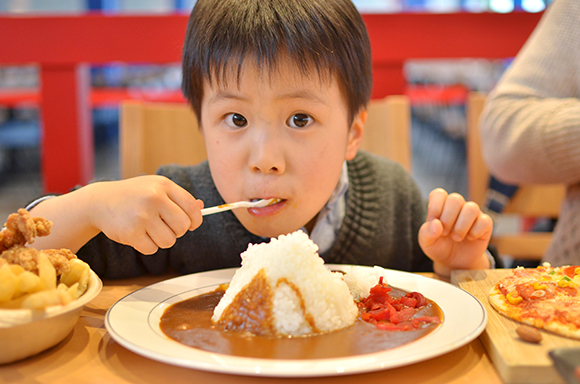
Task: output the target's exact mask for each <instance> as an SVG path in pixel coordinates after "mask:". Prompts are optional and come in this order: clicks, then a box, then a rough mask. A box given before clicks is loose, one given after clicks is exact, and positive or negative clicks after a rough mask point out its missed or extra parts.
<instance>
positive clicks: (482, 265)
mask: <svg viewBox="0 0 580 384" xmlns="http://www.w3.org/2000/svg"><path fill="white" fill-rule="evenodd" d="M494 268H495V259H494V258H493V256H492V255H491V253H489V251H488V250H485V252H484V253H483V254H482V255H481V257H480V258H479V259H478V260H477V261H476V262H475V263H474V264H473V265H472V266H471V267H469V268H451V267H449V266H447V265H445V264H442V263H439V262H437V261H434V262H433V271H434V272H435V274H437V275H438V276H440V277H444V278H449V277H450V276H451V272H452V271H453V270H455V269H494Z"/></svg>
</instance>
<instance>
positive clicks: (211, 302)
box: [159, 287, 443, 359]
mask: <svg viewBox="0 0 580 384" xmlns="http://www.w3.org/2000/svg"><path fill="white" fill-rule="evenodd" d="M224 291H225V289H224V287H220V288H218V289H216V290H215V291H212V292H209V293H205V294H202V295H199V296H195V297H192V298H189V299H186V300H183V301H180V302H178V303H175V304H173V305H171V306H169V307H168V308H167V309H166V310H165V312H164V313H163V315H162V317H161V321H160V324H159V325H160V328H161V330H162V331H163V332H164V333H165V334H166V335H167V336H168V337H169V338H171V339H173V340H176V341H178V342H180V343H182V344H185V345H188V346H190V347H194V348H198V349H202V350H205V351H208V352H214V353H221V354H225V355H232V356H242V357H254V358H267V359H326V358H334V357H347V356H355V355H363V354H367V353H373V352H379V351H384V350H387V349H392V348H396V347H399V346H402V345H404V344H408V343H410V342H413V341H415V340H417V339H419V338H421V337H424V336H426V335H427V334H429V333H431V332H432V331H434V330H435V329H436V328H437V327H439V325H440V323H427V324H424V325H422V326H421V327H420V328H418V329H414V330H408V331H386V330H381V329H378V328H377V327H376V326H375V325H373V324H370V323H367V322H365V321H363V320H361V319H360V317H359V318H358V319H357V321H356V322H355V323H354V324H353V325H351V326H349V327H346V328H343V329H340V330H338V331H334V332H328V333H322V334H316V335H312V336H297V337H296V336H295V337H279V336H255V335H253V334H252V333H250V332H245V331H235V330H234V331H231V330H228V331H226V330H223V327H220V326H219V325H216V324H215V323H213V322H212V320H211V317H212V314H213V311H214V308H215V307H216V306H217V304H218V303H219V301H220V299H221V298H222V296H223V295H224ZM406 293H407V292H406V291H403V290H400V289H397V288H393V289H392V291H391V292H390V294H391V295H392V296H395V297H399V296H403V295H405V294H406ZM420 316H437V317H439V318H440V319H441V322H442V321H443V313H442V311H441V309H440V308H439V306H438V305H437V304H436V303H435V302H433V301H431V300H429V299H427V305H425V306H424V307H421V308H419V309H418V310H417V313H416V314H415V317H420Z"/></svg>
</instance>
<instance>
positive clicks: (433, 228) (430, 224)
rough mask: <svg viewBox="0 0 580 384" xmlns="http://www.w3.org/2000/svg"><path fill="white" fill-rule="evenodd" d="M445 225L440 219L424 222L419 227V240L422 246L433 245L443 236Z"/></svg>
mask: <svg viewBox="0 0 580 384" xmlns="http://www.w3.org/2000/svg"><path fill="white" fill-rule="evenodd" d="M442 232H443V225H442V224H441V222H440V221H439V220H438V219H433V220H430V221H426V222H425V223H423V225H422V226H421V228H419V242H420V244H421V246H422V247H425V248H428V247H431V246H432V245H433V244H435V242H436V241H437V240H438V239H439V238H440V237H441V233H442Z"/></svg>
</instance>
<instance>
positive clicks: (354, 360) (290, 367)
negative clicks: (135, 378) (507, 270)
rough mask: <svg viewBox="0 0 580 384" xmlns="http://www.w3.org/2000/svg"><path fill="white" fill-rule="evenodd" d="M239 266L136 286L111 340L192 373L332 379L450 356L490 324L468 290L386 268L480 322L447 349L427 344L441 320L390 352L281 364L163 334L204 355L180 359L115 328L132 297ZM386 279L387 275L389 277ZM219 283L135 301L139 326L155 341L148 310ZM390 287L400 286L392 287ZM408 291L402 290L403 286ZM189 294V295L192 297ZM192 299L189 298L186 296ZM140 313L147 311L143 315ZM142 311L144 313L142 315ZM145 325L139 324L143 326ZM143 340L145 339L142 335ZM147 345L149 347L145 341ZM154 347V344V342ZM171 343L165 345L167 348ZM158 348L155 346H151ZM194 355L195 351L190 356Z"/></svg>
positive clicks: (110, 316) (119, 306) (108, 322)
mask: <svg viewBox="0 0 580 384" xmlns="http://www.w3.org/2000/svg"><path fill="white" fill-rule="evenodd" d="M349 266H353V265H347V264H326V267H327V268H328V269H332V270H336V269H343V268H345V267H349ZM362 267H365V268H373V267H371V266H362ZM237 269H239V268H225V269H217V270H211V271H205V272H198V273H192V274H188V275H182V276H177V277H173V278H170V279H167V280H163V281H160V282H157V283H154V284H151V285H148V286H145V287H142V288H139V289H137V290H135V291H133V292H131V293H129V294H127V295H125V296H124V297H122V298H121V299H119V300H117V301H116V302H115V303H114V304H113V305H112V306H111V307H110V308H109V309H108V310H107V313H106V315H105V328H106V330H107V332H108V333H109V335H110V336H111V338H112V339H113V340H114V341H115V342H117V343H118V344H120V345H121V346H123V347H124V348H126V349H128V350H130V351H132V352H134V353H136V354H139V355H141V356H144V357H147V358H149V359H152V360H156V361H159V362H162V363H166V364H170V365H175V366H180V367H185V368H192V369H199V370H203V371H210V372H217V373H227V374H238V375H246V376H264V377H319V376H335V375H343V374H358V373H365V372H372V371H378V370H386V369H392V368H397V367H401V366H405V365H410V364H414V363H418V362H421V361H425V360H429V359H431V358H434V357H437V356H441V355H444V354H446V353H449V352H451V351H453V350H456V349H458V348H460V347H462V346H464V345H466V344H468V343H470V342H471V341H473V340H474V339H476V338H477V337H479V335H480V334H481V333H482V332H483V331H484V330H485V327H486V325H487V321H488V315H487V312H486V309H485V307H484V305H483V304H482V303H481V302H480V301H479V300H478V299H477V298H476V297H475V296H474V295H473V294H471V293H470V292H467V291H465V290H463V289H461V288H460V287H459V286H456V285H453V284H451V283H447V282H444V281H441V280H437V279H433V278H430V277H427V276H423V275H419V274H416V273H411V272H405V271H398V270H393V269H386V268H385V273H386V275H387V282H389V284H391V283H390V281H389V280H391V281H392V280H393V279H394V280H395V281H398V278H399V279H409V281H412V282H414V283H416V284H427V285H433V284H434V285H435V286H441V287H446V288H445V289H448V290H449V289H450V290H452V291H453V292H455V293H457V294H458V295H460V296H462V297H463V298H464V299H465V300H467V301H468V302H470V303H471V304H472V305H475V307H476V308H478V309H479V311H480V312H481V313H478V314H477V319H478V320H479V323H478V324H477V325H474V326H473V327H472V328H471V329H470V330H469V332H467V331H466V332H465V333H464V334H462V336H461V337H460V338H457V339H455V340H453V342H447V344H446V345H443V346H440V345H439V346H429V341H431V340H432V339H434V338H435V335H438V334H439V333H442V332H444V331H443V330H442V329H444V330H446V328H447V327H446V328H444V327H445V325H446V321H447V322H449V321H451V320H457V319H455V318H453V319H447V318H445V319H444V322H443V323H442V325H441V327H439V328H438V329H436V330H435V331H433V332H431V333H429V334H428V335H426V336H425V337H422V338H420V339H418V340H416V341H414V342H412V343H409V344H406V345H403V346H400V347H396V348H393V349H389V350H384V351H379V352H373V353H369V354H365V355H358V356H347V357H335V358H328V359H312V360H284V359H262V358H253V357H240V356H230V355H223V354H218V353H214V352H209V351H204V350H201V349H196V348H193V347H189V346H186V345H183V344H181V343H179V342H177V341H175V340H172V339H169V338H168V337H167V336H165V343H172V344H174V345H172V346H171V347H172V348H173V347H174V348H175V350H177V351H179V350H181V351H186V352H190V353H187V355H190V356H191V355H193V356H194V357H202V359H201V360H196V359H192V358H191V357H185V358H184V357H183V356H180V355H178V353H174V354H166V353H163V352H158V350H156V349H154V348H151V347H147V346H142V345H139V344H141V343H142V342H141V341H137V342H135V340H133V339H134V337H127V335H126V334H125V332H124V330H123V329H122V326H120V325H119V324H114V322H117V320H115V319H114V316H115V315H116V312H118V311H119V310H129V311H135V309H131V308H127V307H128V306H129V303H133V302H131V299H133V298H135V297H136V296H140V295H143V294H145V295H147V294H148V293H150V292H154V290H155V289H157V288H163V287H170V286H171V284H175V283H179V282H184V281H188V280H195V279H203V278H210V279H211V278H214V276H213V275H217V276H220V275H222V274H225V275H228V274H229V275H230V276H229V279H231V276H233V274H234V272H235V271H236V270H237ZM389 276H390V277H389ZM220 279H221V280H222V283H223V282H228V281H229V280H227V278H226V277H223V278H220ZM219 284H220V283H218V282H215V283H208V284H205V285H206V287H201V286H196V287H189V288H187V289H184V290H182V291H179V292H166V293H165V295H164V299H163V300H158V299H157V300H153V301H151V302H149V301H148V302H143V301H140V302H139V301H137V302H138V304H140V305H141V306H142V307H144V308H140V310H139V311H137V313H138V314H139V315H140V316H144V318H139V320H142V321H143V323H146V324H147V327H146V328H147V329H148V330H149V332H151V334H149V335H148V336H153V335H155V337H156V338H158V337H161V338H163V336H162V335H159V334H158V333H157V332H156V331H155V330H154V329H152V327H151V325H150V319H149V317H150V316H151V313H152V311H154V310H155V308H157V307H159V305H161V303H162V302H163V301H166V300H169V298H171V297H175V296H178V295H180V294H183V293H185V292H187V291H196V290H201V289H204V288H207V286H212V287H213V286H217V285H219ZM393 286H396V287H399V285H397V284H396V283H395V284H393ZM402 288H403V289H406V288H405V287H402ZM421 293H422V294H424V295H425V296H426V297H428V298H430V295H429V294H426V293H425V292H421ZM192 296H193V295H192ZM190 297H191V296H190ZM435 302H436V303H437V304H438V305H439V306H440V307H441V310H442V311H443V313H444V316H446V317H447V316H448V314H445V312H446V311H450V310H451V308H450V307H446V308H444V307H443V306H441V304H440V303H439V302H438V301H437V300H435ZM143 309H147V310H146V311H143ZM145 312H146V314H145ZM141 326H143V324H141ZM141 337H143V335H142V334H141ZM156 340H157V341H158V342H162V341H163V339H156ZM145 344H147V343H145ZM153 344H156V343H153ZM423 344H425V346H424V347H423V349H422V352H421V353H420V354H419V355H416V354H415V356H413V357H410V358H407V359H401V361H398V362H396V363H393V362H392V361H391V362H387V363H385V360H391V359H390V357H389V354H392V353H393V351H394V350H396V351H397V352H400V351H401V350H405V351H406V350H407V349H411V348H412V347H413V346H416V345H419V346H422V345H423ZM168 345H169V344H168ZM155 346H156V347H158V345H157V344H156V345H155ZM192 351H193V352H192Z"/></svg>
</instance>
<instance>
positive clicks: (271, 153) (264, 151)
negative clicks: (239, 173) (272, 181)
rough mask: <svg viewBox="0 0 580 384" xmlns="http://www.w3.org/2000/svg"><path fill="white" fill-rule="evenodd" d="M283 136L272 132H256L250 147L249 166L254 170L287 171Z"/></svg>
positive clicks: (260, 171) (265, 172)
mask: <svg viewBox="0 0 580 384" xmlns="http://www.w3.org/2000/svg"><path fill="white" fill-rule="evenodd" d="M281 141H282V138H280V137H279V135H276V133H272V132H264V131H262V132H256V134H255V135H253V140H252V144H251V149H250V157H249V163H248V166H249V168H250V170H251V171H252V172H255V173H262V174H279V173H283V172H284V171H285V161H284V155H283V150H282V147H281V145H280V144H281Z"/></svg>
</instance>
